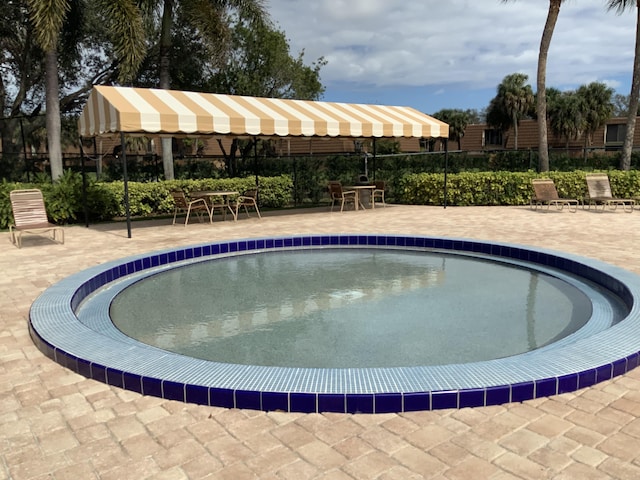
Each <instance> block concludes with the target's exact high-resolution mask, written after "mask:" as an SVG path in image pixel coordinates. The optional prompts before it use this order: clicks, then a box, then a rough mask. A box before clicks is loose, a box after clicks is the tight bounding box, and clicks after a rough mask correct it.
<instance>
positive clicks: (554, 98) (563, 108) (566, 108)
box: [547, 88, 586, 149]
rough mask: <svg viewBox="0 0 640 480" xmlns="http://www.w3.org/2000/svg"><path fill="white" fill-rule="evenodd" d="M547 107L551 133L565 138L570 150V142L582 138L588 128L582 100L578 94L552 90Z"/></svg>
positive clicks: (549, 91) (548, 93) (548, 92)
mask: <svg viewBox="0 0 640 480" xmlns="http://www.w3.org/2000/svg"><path fill="white" fill-rule="evenodd" d="M547 107H548V109H547V116H548V120H549V126H550V127H551V131H552V132H553V133H555V134H557V135H559V136H560V137H563V138H564V140H565V145H566V148H567V149H568V148H569V141H570V140H576V139H578V138H580V136H581V135H582V134H583V132H584V130H585V128H586V125H585V121H584V116H583V111H582V108H581V101H580V98H579V97H578V95H577V94H576V92H571V91H569V92H560V91H559V90H556V89H551V88H550V89H548V90H547Z"/></svg>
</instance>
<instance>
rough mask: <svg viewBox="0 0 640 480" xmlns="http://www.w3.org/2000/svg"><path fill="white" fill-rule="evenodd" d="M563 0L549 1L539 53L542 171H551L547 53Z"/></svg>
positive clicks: (538, 92)
mask: <svg viewBox="0 0 640 480" xmlns="http://www.w3.org/2000/svg"><path fill="white" fill-rule="evenodd" d="M561 3H562V0H550V1H549V13H548V14H547V21H546V23H545V24H544V30H543V31H542V39H541V40H540V52H539V53H538V78H537V87H536V89H537V99H536V111H537V113H538V158H539V160H538V170H540V171H541V172H548V171H549V145H548V140H547V85H546V76H547V55H548V53H549V45H551V37H552V36H553V30H554V29H555V27H556V21H557V20H558V14H559V13H560V4H561Z"/></svg>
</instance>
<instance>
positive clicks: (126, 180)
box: [120, 132, 131, 238]
mask: <svg viewBox="0 0 640 480" xmlns="http://www.w3.org/2000/svg"><path fill="white" fill-rule="evenodd" d="M120 146H121V147H122V178H123V180H124V211H125V214H126V216H127V237H128V238H131V210H130V208H129V178H128V175H127V147H126V145H125V143H124V132H120Z"/></svg>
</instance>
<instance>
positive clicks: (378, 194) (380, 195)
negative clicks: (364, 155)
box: [371, 180, 387, 208]
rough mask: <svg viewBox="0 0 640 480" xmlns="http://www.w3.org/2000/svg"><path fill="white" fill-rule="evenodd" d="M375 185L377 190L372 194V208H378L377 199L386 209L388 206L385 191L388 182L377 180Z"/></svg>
mask: <svg viewBox="0 0 640 480" xmlns="http://www.w3.org/2000/svg"><path fill="white" fill-rule="evenodd" d="M373 183H374V184H375V186H376V188H375V189H374V190H373V191H372V192H371V207H372V208H376V199H378V200H380V202H379V203H381V204H382V206H383V207H386V206H387V204H386V203H385V201H384V191H385V189H386V187H387V182H385V181H384V180H376V181H375V182H373Z"/></svg>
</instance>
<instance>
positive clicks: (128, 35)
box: [27, 0, 145, 180]
mask: <svg viewBox="0 0 640 480" xmlns="http://www.w3.org/2000/svg"><path fill="white" fill-rule="evenodd" d="M27 4H28V6H29V16H30V18H31V21H32V23H33V26H34V32H35V37H36V41H37V42H38V44H39V45H40V46H41V48H42V50H43V51H44V53H45V97H46V101H45V103H46V126H47V146H48V150H49V161H50V162H51V176H52V178H53V180H57V179H58V178H60V177H61V176H62V173H63V172H62V149H61V146H60V136H61V124H60V98H59V95H60V89H59V85H58V47H59V40H60V33H61V32H62V30H63V26H65V22H66V21H67V20H69V19H68V18H67V16H68V14H69V13H70V12H80V11H81V7H82V6H83V2H82V1H80V0H27ZM96 4H97V5H98V7H99V8H100V11H101V13H102V14H103V15H104V17H105V18H106V19H107V20H108V21H109V24H110V30H111V32H112V34H113V41H114V42H113V43H114V47H115V53H116V56H117V57H118V59H119V62H120V80H121V81H126V80H128V79H130V78H132V77H133V75H134V73H135V72H136V70H137V69H138V67H139V66H140V64H141V62H142V60H143V59H144V52H145V44H144V40H145V37H144V29H143V24H142V16H141V15H140V13H139V10H138V8H137V7H136V4H135V1H134V0H96ZM68 24H69V25H74V24H75V22H74V21H70V22H68Z"/></svg>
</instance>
